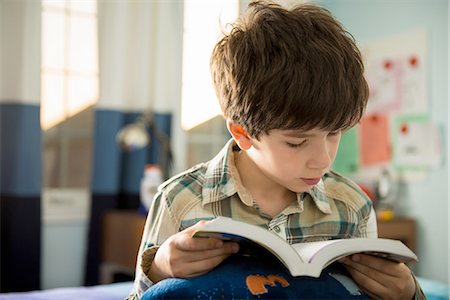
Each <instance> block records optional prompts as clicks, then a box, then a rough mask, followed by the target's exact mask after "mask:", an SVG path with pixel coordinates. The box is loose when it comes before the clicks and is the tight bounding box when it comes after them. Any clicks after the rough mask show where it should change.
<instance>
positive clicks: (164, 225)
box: [127, 192, 179, 300]
mask: <svg viewBox="0 0 450 300" xmlns="http://www.w3.org/2000/svg"><path fill="white" fill-rule="evenodd" d="M167 203H168V201H167V199H166V197H165V193H164V192H158V194H156V195H155V198H154V199H153V202H152V206H151V207H150V210H149V213H148V215H147V220H146V222H145V227H144V232H143V234H142V240H141V245H140V247H139V252H138V255H137V261H136V273H135V279H134V285H133V290H132V291H131V293H130V295H129V296H128V297H127V299H128V300H137V299H140V298H141V296H142V294H144V292H145V291H146V290H147V289H148V288H150V287H151V286H152V285H153V282H152V281H151V280H150V279H149V278H148V277H147V274H146V273H145V272H144V270H143V268H142V266H144V267H145V268H144V269H147V270H148V268H147V267H148V266H150V265H151V263H152V262H153V258H154V256H155V254H156V251H157V249H158V248H159V246H160V245H161V244H162V243H163V242H164V241H165V240H166V239H167V238H169V237H170V236H171V235H173V234H175V233H177V232H178V231H179V226H177V224H178V222H175V220H173V216H172V215H171V213H170V210H169V208H168V205H167Z"/></svg>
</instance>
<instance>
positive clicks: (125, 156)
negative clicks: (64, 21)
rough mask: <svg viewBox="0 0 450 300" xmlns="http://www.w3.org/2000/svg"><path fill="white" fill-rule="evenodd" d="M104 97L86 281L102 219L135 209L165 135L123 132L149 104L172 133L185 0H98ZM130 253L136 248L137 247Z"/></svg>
mask: <svg viewBox="0 0 450 300" xmlns="http://www.w3.org/2000/svg"><path fill="white" fill-rule="evenodd" d="M98 20H99V24H98V28H99V70H100V97H99V101H98V103H97V106H96V112H95V125H94V157H93V170H92V172H93V176H92V178H93V179H92V205H91V221H90V228H89V247H88V249H89V251H88V257H87V268H86V276H85V283H86V284H87V285H91V284H96V283H97V282H98V268H99V260H100V257H99V251H100V249H99V246H100V221H101V217H102V214H103V213H104V212H105V211H107V210H109V209H117V208H125V209H136V206H137V205H139V184H140V180H141V177H142V175H143V170H144V166H145V164H146V163H158V162H159V155H158V148H159V145H158V142H157V141H156V139H155V138H153V139H152V141H151V143H150V146H149V147H147V148H146V149H142V150H138V151H134V152H124V151H122V150H121V149H120V148H119V146H118V144H117V142H116V134H117V132H118V131H119V130H120V129H121V128H122V127H123V126H124V125H126V124H128V123H130V122H133V121H135V120H136V118H137V117H139V116H140V115H141V114H142V113H143V112H145V111H152V112H154V113H155V122H156V126H158V127H159V129H160V130H162V131H164V132H165V133H167V134H168V135H171V129H172V127H173V126H177V125H178V124H177V122H178V121H176V120H177V119H179V118H176V117H174V107H175V105H178V103H179V97H180V93H181V91H180V90H181V88H180V87H181V57H182V50H181V49H182V31H183V1H108V0H101V1H99V2H98ZM130 255H134V254H133V253H130Z"/></svg>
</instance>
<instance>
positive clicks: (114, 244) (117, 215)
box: [100, 210, 145, 284]
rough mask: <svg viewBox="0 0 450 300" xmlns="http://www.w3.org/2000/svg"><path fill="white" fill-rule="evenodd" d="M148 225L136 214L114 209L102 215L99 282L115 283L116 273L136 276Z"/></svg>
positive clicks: (143, 218) (143, 217) (142, 217)
mask: <svg viewBox="0 0 450 300" xmlns="http://www.w3.org/2000/svg"><path fill="white" fill-rule="evenodd" d="M144 225H145V216H143V215H140V214H138V213H136V211H134V210H132V211H126V210H112V211H108V212H106V213H105V214H104V215H103V218H102V229H101V237H100V238H101V264H100V283H103V284H106V283H112V282H113V281H114V278H113V277H114V274H115V273H122V274H130V275H133V274H134V271H135V266H136V258H137V254H138V250H139V245H140V243H141V238H142V232H143V229H144Z"/></svg>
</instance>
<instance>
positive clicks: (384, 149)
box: [360, 114, 391, 166]
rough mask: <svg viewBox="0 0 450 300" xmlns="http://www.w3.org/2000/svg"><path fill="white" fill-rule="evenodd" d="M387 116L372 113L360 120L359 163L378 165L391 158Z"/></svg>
mask: <svg viewBox="0 0 450 300" xmlns="http://www.w3.org/2000/svg"><path fill="white" fill-rule="evenodd" d="M389 131H390V128H389V117H388V116H387V115H381V114H374V115H370V116H367V117H365V118H363V119H362V120H361V129H360V135H361V138H360V144H361V164H362V165H363V166H372V165H379V164H382V163H387V162H389V161H390V160H391V139H390V134H389Z"/></svg>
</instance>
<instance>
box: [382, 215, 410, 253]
mask: <svg viewBox="0 0 450 300" xmlns="http://www.w3.org/2000/svg"><path fill="white" fill-rule="evenodd" d="M378 236H379V237H380V238H388V239H396V240H400V241H402V242H403V243H404V244H405V245H406V246H408V247H409V248H410V249H411V250H412V251H413V252H416V250H417V248H416V246H417V228H416V221H415V220H414V219H411V218H395V219H393V220H390V221H378Z"/></svg>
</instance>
